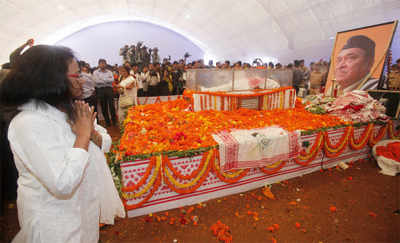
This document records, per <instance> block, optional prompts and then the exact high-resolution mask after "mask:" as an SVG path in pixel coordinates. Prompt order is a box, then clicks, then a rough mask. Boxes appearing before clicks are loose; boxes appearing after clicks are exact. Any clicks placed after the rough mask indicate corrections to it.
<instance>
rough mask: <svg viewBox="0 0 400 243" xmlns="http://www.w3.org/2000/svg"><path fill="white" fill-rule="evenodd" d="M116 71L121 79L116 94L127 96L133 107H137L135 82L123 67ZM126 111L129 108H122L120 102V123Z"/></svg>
mask: <svg viewBox="0 0 400 243" xmlns="http://www.w3.org/2000/svg"><path fill="white" fill-rule="evenodd" d="M118 71H119V75H120V78H121V81H120V82H119V83H118V85H117V88H118V92H119V93H120V95H128V96H129V97H131V98H132V100H133V105H137V99H136V97H137V80H136V79H135V78H134V77H133V76H132V75H130V74H129V71H128V70H127V69H126V67H125V66H121V67H120V68H119V69H118ZM120 97H121V96H120ZM128 109H129V107H122V106H121V104H120V102H118V119H119V121H120V122H123V121H124V120H125V114H126V112H127V111H128Z"/></svg>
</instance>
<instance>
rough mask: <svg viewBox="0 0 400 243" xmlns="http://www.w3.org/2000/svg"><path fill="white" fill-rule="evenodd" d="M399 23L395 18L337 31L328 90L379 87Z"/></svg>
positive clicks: (339, 91) (343, 91)
mask: <svg viewBox="0 0 400 243" xmlns="http://www.w3.org/2000/svg"><path fill="white" fill-rule="evenodd" d="M396 27H397V21H392V22H388V23H383V24H378V25H373V26H367V27H363V28H358V29H353V30H347V31H342V32H338V33H337V34H336V40H335V45H334V47H333V50H332V56H331V64H330V68H329V73H328V79H327V83H326V87H325V94H327V95H330V94H332V93H333V90H334V89H336V91H338V93H339V94H342V93H345V92H350V91H353V90H371V89H377V88H378V84H379V80H380V78H381V76H382V73H383V68H384V63H385V58H386V55H387V52H388V50H389V48H390V45H391V42H392V39H393V34H394V32H395V30H396Z"/></svg>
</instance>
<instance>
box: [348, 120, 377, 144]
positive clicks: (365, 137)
mask: <svg viewBox="0 0 400 243" xmlns="http://www.w3.org/2000/svg"><path fill="white" fill-rule="evenodd" d="M373 129H374V124H373V123H370V124H368V126H367V127H366V128H365V129H364V132H363V133H362V134H361V135H360V138H359V139H358V140H357V139H355V138H354V130H355V128H354V127H352V128H351V134H350V148H352V149H353V150H360V149H362V148H364V147H365V145H366V144H367V143H368V140H369V137H370V136H371V133H372V131H373Z"/></svg>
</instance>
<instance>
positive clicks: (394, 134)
mask: <svg viewBox="0 0 400 243" xmlns="http://www.w3.org/2000/svg"><path fill="white" fill-rule="evenodd" d="M388 126H389V137H390V138H391V139H400V129H399V131H394V129H395V128H394V126H393V121H392V120H390V121H389V123H388Z"/></svg>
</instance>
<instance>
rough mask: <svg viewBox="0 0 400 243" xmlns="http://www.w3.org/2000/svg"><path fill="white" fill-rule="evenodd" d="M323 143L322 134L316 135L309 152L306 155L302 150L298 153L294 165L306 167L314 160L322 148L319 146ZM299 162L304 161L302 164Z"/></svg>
mask: <svg viewBox="0 0 400 243" xmlns="http://www.w3.org/2000/svg"><path fill="white" fill-rule="evenodd" d="M323 141H324V135H323V133H322V132H319V133H318V134H317V137H316V138H315V141H314V144H313V146H312V147H311V148H310V152H309V153H306V152H305V151H303V150H302V151H300V153H299V155H298V157H297V158H295V159H294V162H295V163H296V164H299V165H302V166H307V165H308V164H309V163H310V162H311V161H313V160H314V159H315V157H316V156H317V154H318V153H319V151H320V150H321V148H322V146H321V145H322V143H323ZM300 160H305V161H304V162H303V161H300Z"/></svg>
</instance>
